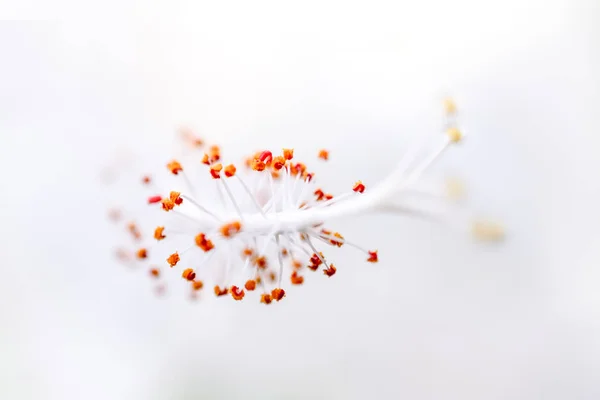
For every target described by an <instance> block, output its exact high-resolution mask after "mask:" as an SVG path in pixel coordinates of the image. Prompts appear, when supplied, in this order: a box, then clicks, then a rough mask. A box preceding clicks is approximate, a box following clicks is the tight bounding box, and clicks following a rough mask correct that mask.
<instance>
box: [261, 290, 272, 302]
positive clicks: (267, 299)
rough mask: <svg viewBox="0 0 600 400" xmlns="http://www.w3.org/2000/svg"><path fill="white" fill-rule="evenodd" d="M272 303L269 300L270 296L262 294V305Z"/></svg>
mask: <svg viewBox="0 0 600 400" xmlns="http://www.w3.org/2000/svg"><path fill="white" fill-rule="evenodd" d="M272 301H273V299H272V298H271V295H270V294H268V293H263V294H261V295H260V302H261V303H264V304H271V302H272Z"/></svg>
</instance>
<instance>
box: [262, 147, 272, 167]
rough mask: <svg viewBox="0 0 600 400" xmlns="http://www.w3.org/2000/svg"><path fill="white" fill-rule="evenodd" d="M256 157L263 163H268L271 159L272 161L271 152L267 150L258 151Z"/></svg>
mask: <svg viewBox="0 0 600 400" xmlns="http://www.w3.org/2000/svg"><path fill="white" fill-rule="evenodd" d="M258 159H259V160H260V161H261V162H264V163H265V164H269V163H270V162H271V161H273V153H271V152H270V151H269V150H265V151H263V152H262V153H260V156H259V157H258Z"/></svg>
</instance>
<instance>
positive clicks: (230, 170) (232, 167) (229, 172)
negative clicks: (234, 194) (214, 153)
mask: <svg viewBox="0 0 600 400" xmlns="http://www.w3.org/2000/svg"><path fill="white" fill-rule="evenodd" d="M235 171H236V169H235V165H233V164H229V165H228V166H226V167H225V176H226V177H228V178H231V177H232V176H234V175H235Z"/></svg>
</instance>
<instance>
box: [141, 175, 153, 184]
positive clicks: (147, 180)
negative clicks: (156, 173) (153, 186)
mask: <svg viewBox="0 0 600 400" xmlns="http://www.w3.org/2000/svg"><path fill="white" fill-rule="evenodd" d="M150 182H152V178H151V177H150V175H144V176H143V177H142V183H143V184H145V185H148V184H149V183H150Z"/></svg>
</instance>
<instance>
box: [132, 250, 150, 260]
mask: <svg viewBox="0 0 600 400" xmlns="http://www.w3.org/2000/svg"><path fill="white" fill-rule="evenodd" d="M135 255H136V256H137V258H139V259H140V260H143V259H144V258H147V257H148V250H146V249H144V248H142V249H139V250H138V251H137V253H135Z"/></svg>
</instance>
